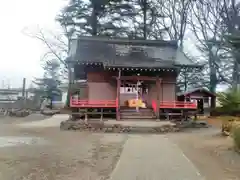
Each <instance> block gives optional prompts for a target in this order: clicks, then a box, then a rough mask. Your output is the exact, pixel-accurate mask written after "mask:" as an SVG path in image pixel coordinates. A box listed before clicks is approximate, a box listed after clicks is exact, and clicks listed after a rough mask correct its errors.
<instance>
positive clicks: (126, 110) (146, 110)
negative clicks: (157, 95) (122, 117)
mask: <svg viewBox="0 0 240 180" xmlns="http://www.w3.org/2000/svg"><path fill="white" fill-rule="evenodd" d="M120 112H137V111H136V108H134V109H120ZM139 112H153V110H152V109H151V108H140V109H139Z"/></svg>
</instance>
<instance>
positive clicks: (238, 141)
mask: <svg viewBox="0 0 240 180" xmlns="http://www.w3.org/2000/svg"><path fill="white" fill-rule="evenodd" d="M232 136H233V141H234V146H235V148H236V149H237V150H238V151H239V150H240V125H237V126H236V127H234V129H233V134H232Z"/></svg>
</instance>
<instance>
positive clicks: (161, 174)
mask: <svg viewBox="0 0 240 180" xmlns="http://www.w3.org/2000/svg"><path fill="white" fill-rule="evenodd" d="M203 179H204V178H202V177H201V175H200V173H199V172H198V171H197V169H196V168H195V167H194V166H193V164H192V163H191V162H190V160H188V159H187V157H186V156H185V155H184V154H183V153H182V151H181V150H180V149H179V148H178V147H177V146H176V145H174V144H172V143H171V142H170V141H169V140H168V139H167V138H166V137H165V136H164V135H143V136H141V135H130V137H129V139H128V140H127V142H126V144H125V145H124V149H123V152H122V155H121V157H120V160H119V161H118V163H117V165H116V167H115V169H114V171H113V172H112V174H111V177H110V180H203Z"/></svg>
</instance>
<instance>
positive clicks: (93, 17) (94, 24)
mask: <svg viewBox="0 0 240 180" xmlns="http://www.w3.org/2000/svg"><path fill="white" fill-rule="evenodd" d="M97 16H98V12H97V5H96V4H95V3H93V10H92V15H91V26H92V36H96V35H97V24H98V22H97Z"/></svg>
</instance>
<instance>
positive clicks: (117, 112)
mask: <svg viewBox="0 0 240 180" xmlns="http://www.w3.org/2000/svg"><path fill="white" fill-rule="evenodd" d="M120 78H121V70H119V71H118V78H117V100H118V108H117V109H116V115H117V120H120V87H121V79H120Z"/></svg>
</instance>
